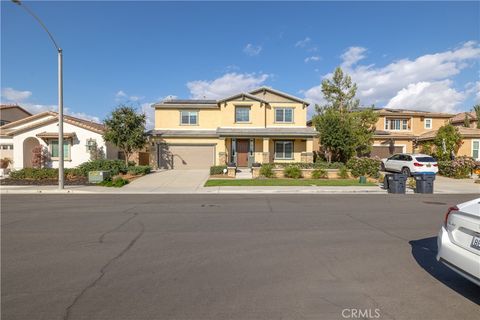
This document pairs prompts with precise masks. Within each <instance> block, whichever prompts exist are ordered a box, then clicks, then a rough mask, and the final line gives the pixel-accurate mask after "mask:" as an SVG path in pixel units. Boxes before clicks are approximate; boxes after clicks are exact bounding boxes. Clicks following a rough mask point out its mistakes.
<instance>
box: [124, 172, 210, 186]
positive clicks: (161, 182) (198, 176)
mask: <svg viewBox="0 0 480 320" xmlns="http://www.w3.org/2000/svg"><path fill="white" fill-rule="evenodd" d="M208 176H209V171H208V170H207V169H198V170H163V171H158V172H154V173H151V174H148V175H146V176H144V177H141V178H138V179H136V180H134V181H132V182H131V183H130V184H128V185H126V186H124V187H123V188H122V191H126V192H194V191H196V190H197V189H198V188H201V187H202V186H203V184H204V183H205V181H206V180H207V179H208Z"/></svg>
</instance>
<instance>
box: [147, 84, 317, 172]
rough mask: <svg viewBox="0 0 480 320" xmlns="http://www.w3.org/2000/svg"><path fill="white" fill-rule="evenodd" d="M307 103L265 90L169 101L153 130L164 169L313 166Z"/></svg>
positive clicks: (159, 105) (313, 135) (157, 110)
mask: <svg viewBox="0 0 480 320" xmlns="http://www.w3.org/2000/svg"><path fill="white" fill-rule="evenodd" d="M308 104H309V103H308V102H307V101H305V100H303V99H300V98H298V97H294V96H292V95H289V94H287V93H285V92H281V91H278V90H274V89H272V88H268V87H261V88H258V89H256V90H253V91H250V92H243V93H239V94H235V95H233V96H230V97H225V98H224V99H220V100H167V101H162V102H159V103H155V104H153V105H152V107H153V108H155V129H154V130H152V131H151V141H152V143H151V146H152V147H153V156H154V157H155V159H156V162H157V165H158V167H159V168H166V169H197V168H208V167H210V166H213V165H223V164H227V163H233V164H235V165H236V166H238V167H250V166H251V165H252V164H253V163H274V162H312V161H313V151H314V150H313V143H314V138H316V137H317V132H316V131H315V129H314V128H311V127H307V124H306V123H307V107H308Z"/></svg>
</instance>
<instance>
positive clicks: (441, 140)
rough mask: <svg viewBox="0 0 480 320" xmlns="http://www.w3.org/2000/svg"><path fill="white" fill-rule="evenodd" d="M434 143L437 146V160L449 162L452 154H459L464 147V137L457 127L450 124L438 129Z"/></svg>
mask: <svg viewBox="0 0 480 320" xmlns="http://www.w3.org/2000/svg"><path fill="white" fill-rule="evenodd" d="M433 143H434V144H435V154H436V158H437V159H438V160H449V159H450V157H451V155H452V154H453V155H455V154H457V151H458V149H459V148H460V146H461V145H462V135H461V134H460V132H459V131H458V128H457V127H455V126H453V125H452V124H450V123H448V124H446V125H444V126H442V127H440V128H439V129H438V131H437V135H436V136H435V139H434V140H433Z"/></svg>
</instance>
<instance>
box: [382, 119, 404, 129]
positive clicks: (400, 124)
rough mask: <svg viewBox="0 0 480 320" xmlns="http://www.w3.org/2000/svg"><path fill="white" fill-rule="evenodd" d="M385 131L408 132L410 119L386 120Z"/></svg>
mask: <svg viewBox="0 0 480 320" xmlns="http://www.w3.org/2000/svg"><path fill="white" fill-rule="evenodd" d="M385 130H408V119H385Z"/></svg>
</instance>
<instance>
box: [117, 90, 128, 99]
mask: <svg viewBox="0 0 480 320" xmlns="http://www.w3.org/2000/svg"><path fill="white" fill-rule="evenodd" d="M126 96H127V94H126V93H125V92H124V91H123V90H120V91H118V92H117V93H116V94H115V98H118V99H120V98H125V97H126Z"/></svg>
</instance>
